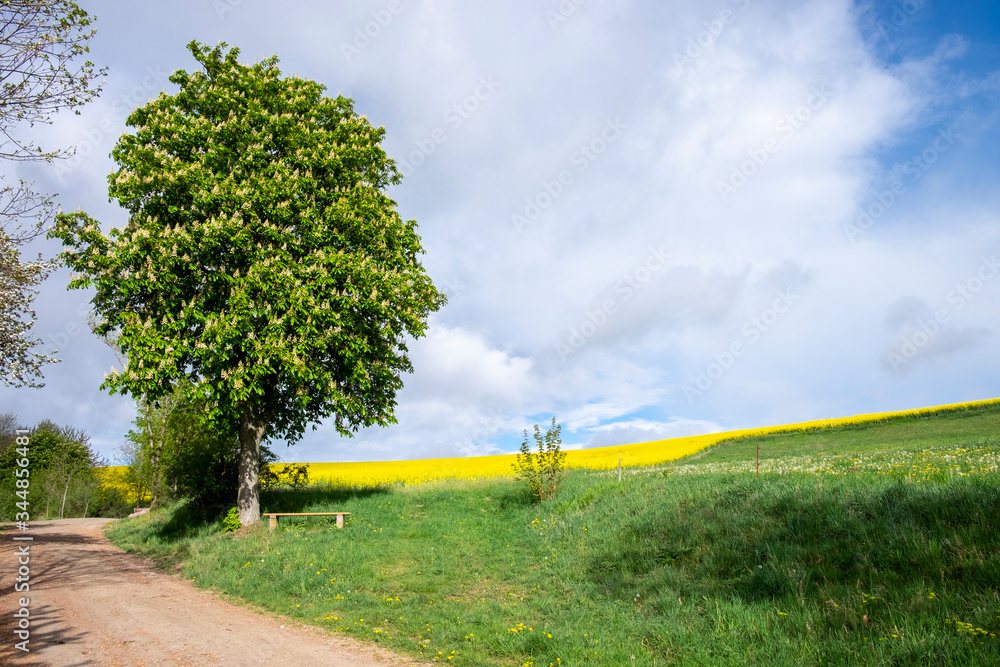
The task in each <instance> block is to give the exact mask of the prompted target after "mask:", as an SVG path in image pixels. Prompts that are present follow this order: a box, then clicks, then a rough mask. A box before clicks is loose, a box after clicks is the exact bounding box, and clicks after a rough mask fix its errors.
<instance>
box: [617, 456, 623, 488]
mask: <svg viewBox="0 0 1000 667" xmlns="http://www.w3.org/2000/svg"><path fill="white" fill-rule="evenodd" d="M621 481H622V460H621V459H618V483H619V484H620V483H621Z"/></svg>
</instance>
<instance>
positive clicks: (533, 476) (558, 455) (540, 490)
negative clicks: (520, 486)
mask: <svg viewBox="0 0 1000 667" xmlns="http://www.w3.org/2000/svg"><path fill="white" fill-rule="evenodd" d="M561 436H562V426H561V425H556V418H555V417H553V418H552V425H551V426H549V428H548V430H547V431H546V432H545V435H544V436H543V435H542V433H541V430H540V429H539V428H538V424H535V436H534V437H535V444H536V445H537V446H538V453H537V454H535V453H533V452H532V451H531V447H529V446H528V432H527V431H525V432H524V442H522V443H521V452H520V453H519V454H518V455H517V460H516V461H515V462H514V464H513V467H514V472H515V473H516V474H517V478H518V479H519V480H521V481H522V482H524V485H525V486H526V487H528V491H529V492H530V493H531V495H532V497H533V498H534V499H535V500H536V501H541V500H546V499H548V498H554V497H555V495H556V491H558V490H559V484H560V483H561V482H562V475H563V471H564V470H565V467H566V466H565V462H566V452H563V451H560V449H559V446H560V445H561V444H562V437H561Z"/></svg>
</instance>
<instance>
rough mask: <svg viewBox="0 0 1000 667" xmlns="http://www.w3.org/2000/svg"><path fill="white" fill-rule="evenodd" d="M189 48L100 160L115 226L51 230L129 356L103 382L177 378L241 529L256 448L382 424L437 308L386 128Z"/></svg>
mask: <svg viewBox="0 0 1000 667" xmlns="http://www.w3.org/2000/svg"><path fill="white" fill-rule="evenodd" d="M188 48H189V50H190V51H191V53H192V54H193V56H194V58H195V59H196V60H197V61H198V63H199V64H200V65H201V68H202V69H200V70H199V71H195V72H192V73H188V72H186V71H184V70H178V71H177V72H175V73H174V74H173V75H172V76H171V77H170V81H171V82H172V83H174V84H176V85H177V86H178V87H179V91H178V92H177V93H176V94H173V95H168V94H166V93H161V94H160V95H159V97H158V98H157V99H155V100H152V101H151V102H149V103H148V104H147V105H146V106H144V107H141V108H139V109H137V110H136V111H134V112H133V113H132V114H131V115H130V116H129V117H128V120H127V125H128V126H129V127H130V128H134V132H132V133H131V134H125V135H123V136H122V138H121V139H120V140H119V142H118V143H117V145H116V146H115V148H114V150H113V151H112V157H113V159H114V160H115V162H116V164H117V170H116V171H115V172H113V173H112V174H111V175H110V176H109V179H108V181H109V184H110V187H109V194H110V196H111V197H112V198H115V199H117V200H118V202H119V204H121V205H122V206H123V207H124V208H126V209H127V210H128V213H129V220H128V223H127V225H126V226H125V227H124V228H123V229H115V228H112V229H111V230H110V233H108V234H104V233H103V232H102V231H101V228H100V225H99V223H98V222H97V221H96V220H94V219H92V218H91V217H89V216H88V215H87V214H86V213H84V212H82V211H78V212H75V213H71V214H65V215H59V216H57V217H56V225H55V227H54V229H53V231H52V232H50V234H51V235H52V236H54V237H57V238H60V239H61V240H62V241H63V243H64V245H65V247H66V249H65V250H64V252H63V253H62V255H61V257H62V258H63V260H64V261H65V262H66V264H67V265H69V266H70V267H71V268H72V269H73V270H74V271H76V272H78V273H77V275H76V276H75V277H74V279H73V280H72V281H71V283H70V287H71V288H84V287H93V288H95V289H96V295H95V297H94V299H93V302H92V303H93V308H94V311H95V312H96V313H97V315H98V322H99V323H98V324H97V327H96V333H98V335H103V336H109V335H114V336H117V344H118V346H119V347H120V349H121V351H122V353H123V355H124V356H125V357H126V359H127V362H126V363H125V368H123V369H121V370H120V371H118V370H116V371H114V372H112V373H111V374H110V375H108V376H107V377H106V379H105V382H104V384H103V385H102V387H103V388H106V389H109V390H110V391H112V392H113V393H114V392H121V393H123V394H131V395H133V396H137V397H140V396H142V397H146V398H147V399H151V400H155V399H156V398H157V397H159V396H164V395H166V394H168V393H169V392H170V391H172V387H173V385H174V383H176V382H177V381H179V380H180V379H181V378H185V377H186V378H187V379H189V380H190V381H192V382H194V383H195V384H196V385H197V386H198V387H199V388H200V390H201V391H203V392H204V393H205V397H206V398H207V399H208V405H209V406H210V410H211V416H212V419H213V420H214V421H215V423H218V424H220V425H223V426H225V427H229V428H232V427H233V425H236V427H237V430H238V432H239V439H240V445H241V459H240V487H239V498H238V505H239V508H240V519H241V521H242V522H243V523H244V524H247V523H253V522H256V521H257V520H259V505H258V480H257V469H258V460H259V446H260V441H261V439H262V438H263V437H265V436H267V437H272V438H284V439H286V440H288V441H289V442H294V441H296V440H297V439H299V438H300V437H301V435H302V434H303V432H304V430H305V427H306V425H307V424H310V423H313V424H315V423H316V422H318V421H320V420H322V419H324V418H327V417H332V421H333V424H334V426H335V427H336V429H337V431H338V432H339V433H341V434H343V435H350V434H352V433H353V432H354V431H356V430H357V429H358V428H360V427H362V426H368V425H375V424H379V425H386V424H389V423H393V422H395V418H394V416H393V412H394V408H395V396H396V392H397V391H398V389H399V388H401V386H402V380H401V379H400V374H401V373H403V372H409V371H411V370H412V366H411V364H410V361H409V358H408V356H407V346H406V342H407V338H408V337H413V338H415V337H419V336H421V335H423V334H424V332H425V330H426V326H427V316H428V314H429V313H430V312H432V311H434V310H436V309H438V308H439V307H440V306H441V305H443V304H444V302H445V298H444V295H443V294H441V293H440V292H439V291H438V290H437V289H436V288H435V287H434V285H433V283H432V282H431V280H430V278H429V277H428V276H427V274H426V271H425V270H424V268H423V266H422V265H421V264H420V262H419V261H418V255H419V254H421V253H422V252H423V249H422V247H421V243H420V237H419V235H418V234H417V225H416V222H415V221H413V220H409V221H404V220H403V219H402V217H401V216H400V215H399V213H398V211H397V210H396V204H395V202H394V201H393V200H392V199H390V198H389V197H388V196H387V195H386V194H385V192H384V191H385V189H386V188H387V187H388V186H389V185H392V184H396V183H398V182H399V181H400V179H401V177H400V174H399V172H398V171H397V169H396V166H395V163H394V162H393V161H392V159H391V158H389V157H388V156H387V155H386V153H385V152H384V151H383V149H382V148H381V146H380V142H381V141H382V139H383V137H384V135H385V129H384V128H375V127H373V126H372V125H371V124H370V123H369V122H368V120H367V119H366V118H365V117H363V116H359V115H358V114H357V113H356V112H355V111H354V107H353V102H352V101H351V100H350V99H347V98H345V97H343V96H338V97H336V98H329V97H325V96H324V94H323V93H324V91H325V87H324V86H323V85H321V84H319V83H316V82H313V81H309V80H305V79H301V78H297V77H283V76H282V75H281V72H280V71H279V70H278V67H277V63H278V59H277V57H276V56H275V57H271V58H268V59H265V60H263V61H261V62H258V63H255V64H253V65H243V64H241V63H240V62H239V61H238V60H237V57H238V55H239V50H238V49H236V48H232V49H228V50H227V48H228V46H227V45H226V44H225V43H222V44H220V45H218V46H216V47H214V48H209V47H206V46H203V45H201V44H199V43H198V42H191V43H190V44H189V45H188Z"/></svg>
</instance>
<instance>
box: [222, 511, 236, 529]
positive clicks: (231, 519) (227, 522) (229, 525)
mask: <svg viewBox="0 0 1000 667" xmlns="http://www.w3.org/2000/svg"><path fill="white" fill-rule="evenodd" d="M240 525H241V524H240V511H239V510H238V509H237V508H235V507H234V508H232V509H231V510H229V513H228V514H226V518H225V519H223V520H222V527H223V528H225V529H226V530H227V531H229V532H233V531H236V530H239V528H240Z"/></svg>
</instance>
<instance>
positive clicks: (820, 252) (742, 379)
mask: <svg viewBox="0 0 1000 667" xmlns="http://www.w3.org/2000/svg"><path fill="white" fill-rule="evenodd" d="M82 5H83V6H84V7H85V8H86V9H87V10H88V11H90V12H92V13H93V14H95V15H96V16H97V27H98V34H97V37H96V38H95V40H94V42H93V45H92V54H91V55H92V59H93V60H94V61H95V62H96V63H98V64H100V65H108V66H109V68H110V71H109V74H108V80H107V84H106V86H105V92H104V94H103V95H102V96H101V98H100V99H99V100H98V101H96V102H95V103H93V104H91V105H90V106H88V107H87V108H86V109H85V110H84V111H83V113H82V114H81V115H79V116H73V115H71V114H64V115H61V116H59V117H57V118H56V122H55V123H54V124H53V125H51V126H48V127H45V128H42V129H41V130H39V139H40V140H41V141H43V142H44V143H45V144H51V145H66V146H68V145H75V146H77V147H78V155H77V156H76V157H74V158H73V159H72V160H70V161H68V162H67V163H64V164H62V165H52V166H44V165H13V166H12V165H6V166H5V169H6V170H7V171H6V173H5V176H6V177H7V178H11V177H18V176H20V177H26V178H32V179H35V180H36V181H37V183H38V185H39V187H40V188H42V189H45V190H48V191H54V192H58V193H59V196H58V201H59V202H60V203H61V205H62V206H63V207H64V208H65V209H66V210H73V209H76V208H80V207H82V208H83V209H84V210H86V211H87V212H88V213H90V214H92V215H94V216H95V217H97V218H98V219H100V220H101V221H102V224H104V225H105V226H106V227H110V226H111V225H112V224H116V225H119V226H120V225H123V224H124V223H125V220H126V218H125V216H124V212H123V211H122V210H121V209H119V208H118V207H117V206H116V205H115V204H114V203H109V202H108V201H107V194H106V193H107V185H106V177H107V174H108V173H110V172H111V171H112V169H113V164H112V162H111V160H110V158H109V157H108V154H109V153H110V151H111V148H112V146H113V144H114V141H115V140H116V139H117V137H118V136H119V135H120V134H121V133H122V132H123V131H124V130H125V126H124V121H125V116H126V115H127V112H128V111H130V110H131V109H132V108H135V107H136V106H139V105H141V104H144V103H145V102H146V101H147V100H148V99H149V98H150V97H155V96H156V95H157V94H158V93H159V92H160V91H161V90H168V91H172V90H173V88H172V86H171V84H169V83H168V82H167V81H166V76H167V75H169V73H170V72H172V71H174V70H176V69H189V70H190V69H192V68H193V67H194V65H195V63H194V60H193V59H192V58H191V56H190V54H189V53H188V52H187V51H186V49H185V46H184V45H185V44H186V43H187V42H189V41H190V40H191V39H197V40H199V41H201V42H205V43H209V44H215V43H217V42H219V41H226V42H228V43H229V44H231V45H235V46H238V47H239V48H240V49H241V52H242V56H241V57H242V59H243V60H244V61H245V62H252V61H256V60H260V59H262V58H265V57H268V56H270V55H272V54H277V55H278V57H279V58H280V60H281V65H280V66H281V68H282V70H283V71H284V72H285V73H286V74H297V75H300V76H304V77H308V78H312V79H316V80H319V81H321V82H323V83H324V84H326V85H327V87H328V89H329V90H328V92H329V94H331V95H336V94H338V93H342V94H344V95H347V96H349V97H351V98H353V99H354V100H355V104H356V109H357V110H358V111H359V112H360V113H362V114H365V115H367V116H368V118H369V119H370V120H371V121H372V122H373V123H374V124H376V125H384V126H385V127H386V130H387V137H386V141H385V144H384V146H385V148H386V150H387V151H388V152H389V154H390V155H392V156H393V157H395V158H396V159H397V160H398V161H399V163H400V164H401V165H404V173H406V174H407V177H406V178H405V179H404V181H403V183H402V184H401V185H399V186H397V187H395V188H394V189H393V191H392V193H391V194H392V196H393V197H394V198H395V199H396V201H397V202H398V204H399V208H400V210H401V212H402V214H403V215H404V216H405V217H407V218H413V219H416V220H417V221H418V224H419V229H420V233H421V235H422V237H423V242H424V247H425V250H426V255H425V256H424V264H425V266H426V267H427V269H428V271H429V273H430V274H431V276H432V277H433V278H434V280H435V282H436V283H437V284H438V285H439V287H440V288H441V289H442V290H443V291H445V292H446V293H447V294H448V296H449V304H448V305H447V306H446V307H445V308H443V309H442V310H441V311H440V312H438V313H436V314H435V315H434V316H433V317H432V319H431V326H430V329H429V333H428V336H427V337H426V338H424V339H421V340H419V341H417V342H415V343H414V344H413V345H412V346H411V350H412V358H413V362H414V367H415V371H414V373H413V374H412V375H410V376H407V377H406V378H405V387H404V389H403V390H402V392H401V393H400V394H399V406H398V409H397V417H398V419H399V423H398V424H397V425H394V426H392V427H389V428H372V429H366V430H363V431H361V432H359V433H358V434H357V436H356V437H355V438H353V439H346V438H341V437H339V436H337V435H336V434H335V432H334V431H333V429H332V428H331V427H329V426H328V425H325V424H321V425H319V428H318V429H317V430H315V431H307V433H306V435H305V437H304V438H303V440H302V441H301V442H300V443H298V444H296V445H295V446H294V447H291V448H285V447H284V446H283V444H282V443H276V445H277V446H276V447H275V450H276V451H277V452H278V453H279V454H281V455H282V456H283V457H284V458H285V459H286V460H292V461H296V460H298V461H310V460H312V461H324V460H343V461H354V460H385V459H406V458H421V457H434V456H463V455H476V454H490V453H497V452H502V451H512V450H514V449H516V448H517V446H518V444H519V442H520V434H521V431H522V429H525V428H530V427H531V425H532V424H533V423H535V422H547V421H548V419H549V418H550V416H552V415H555V416H556V418H557V419H558V420H559V421H560V422H561V423H563V424H564V441H565V442H566V443H567V444H568V445H569V446H573V447H593V446H602V445H614V444H622V443H626V442H638V441H643V440H652V439H658V438H662V437H670V436H674V435H688V434H693V433H704V432H710V431H718V430H728V429H732V428H740V427H749V426H760V425H770V424H778V423H788V422H795V421H805V420H809V419H818V418H827V417H837V416H846V415H851V414H858V413H866V412H876V411H884V410H896V409H906V408H915V407H923V406H928V405H938V404H943V403H952V402H958V401H966V400H976V399H984V398H992V397H996V396H998V395H1000V390H998V389H1000V382H998V380H997V378H998V377H1000V368H998V365H1000V364H998V361H997V360H998V359H1000V355H998V354H997V352H998V342H997V329H998V326H1000V322H998V314H1000V308H998V304H1000V267H998V266H997V262H998V260H1000V212H998V209H1000V206H998V205H1000V188H998V187H997V183H998V177H1000V173H998V166H1000V162H998V160H997V159H996V156H997V155H998V154H1000V125H998V121H1000V118H998V109H1000V105H998V97H1000V34H998V26H1000V9H998V7H997V6H996V5H995V4H994V3H971V2H960V3H939V2H932V1H931V0H925V1H922V2H921V1H920V0H910V1H909V2H875V3H864V4H860V3H850V2H845V1H841V0H817V1H810V2H765V1H760V0H738V1H733V0H721V1H718V2H698V3H694V2H635V3H630V4H621V5H615V6H609V5H608V4H607V3H597V2H594V0H563V2H561V3H560V2H557V1H556V0H548V1H544V2H519V1H514V2H507V3H475V4H473V3H459V2H436V3H418V2H406V1H405V0H399V1H398V2H389V1H388V0H386V1H376V2H351V3H348V2H301V3H295V4H278V3H263V2H257V1H254V0H242V1H240V0H215V1H212V0H199V1H194V0H190V1H180V2H170V3H166V2H148V3H112V2H83V3H82ZM366 30H367V34H366ZM38 249H39V251H40V252H43V253H46V254H54V253H55V252H57V251H58V246H57V245H56V244H55V243H53V242H40V243H39V244H38ZM67 280H68V274H67V273H66V272H65V271H63V272H59V273H57V274H55V275H53V276H52V277H51V278H50V279H49V280H48V281H47V282H46V283H45V284H44V286H43V288H42V291H41V294H40V295H39V297H38V300H37V302H36V310H37V311H38V314H39V322H38V325H37V327H38V328H37V331H38V334H39V335H40V336H41V337H42V338H43V339H44V340H45V347H46V348H47V349H52V348H58V349H59V355H58V356H60V357H61V358H62V359H63V361H62V362H61V363H60V364H58V365H55V366H51V367H48V368H47V370H46V374H45V378H46V386H45V388H43V389H40V390H25V389H22V390H13V389H9V388H2V389H0V410H3V411H12V412H15V413H16V414H17V415H18V416H19V417H20V418H21V420H22V421H23V422H26V423H31V422H35V421H37V420H39V419H42V418H49V419H53V420H55V421H57V422H61V423H69V424H73V425H74V426H78V427H81V428H84V429H86V430H87V432H89V433H90V434H91V435H92V437H93V442H94V444H95V445H96V446H97V448H98V449H99V450H100V451H101V452H102V453H104V454H105V455H108V456H109V457H110V456H113V453H114V449H115V446H116V445H117V444H118V442H120V441H121V439H122V438H123V437H124V435H125V433H126V432H127V431H128V429H129V427H130V421H131V420H132V419H133V416H134V406H133V404H132V402H131V401H130V400H129V399H127V398H123V397H120V396H115V397H111V396H108V395H106V394H104V393H102V392H101V391H99V389H98V386H99V385H100V383H101V379H102V376H103V373H104V372H105V371H107V370H108V369H109V368H110V367H111V366H112V365H113V364H114V358H113V356H112V355H111V353H110V352H109V351H108V350H107V349H105V348H104V347H103V346H102V344H101V343H100V342H99V341H97V340H96V339H95V338H94V337H93V336H92V335H91V334H89V333H88V332H87V331H86V330H85V313H86V309H87V301H88V300H89V296H88V295H86V294H84V293H81V292H66V290H65V285H66V283H67Z"/></svg>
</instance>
